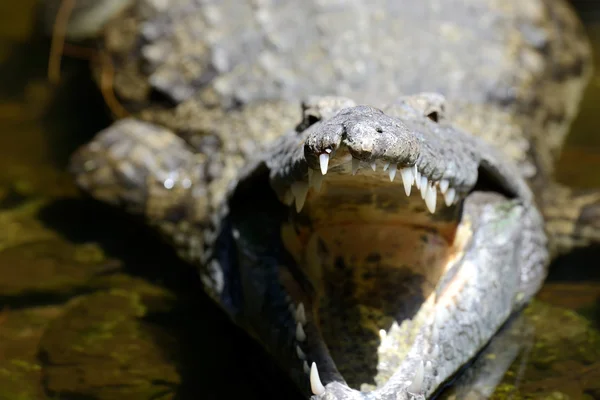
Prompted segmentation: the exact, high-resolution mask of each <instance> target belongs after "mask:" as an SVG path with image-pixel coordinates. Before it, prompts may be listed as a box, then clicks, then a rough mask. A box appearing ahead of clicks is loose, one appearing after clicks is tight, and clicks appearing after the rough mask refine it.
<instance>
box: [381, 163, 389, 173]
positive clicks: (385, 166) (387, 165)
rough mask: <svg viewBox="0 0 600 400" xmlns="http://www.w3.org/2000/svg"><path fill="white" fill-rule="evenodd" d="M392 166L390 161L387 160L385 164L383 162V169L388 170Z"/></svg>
mask: <svg viewBox="0 0 600 400" xmlns="http://www.w3.org/2000/svg"><path fill="white" fill-rule="evenodd" d="M389 167H390V163H389V162H386V163H385V164H383V170H384V171H387V169H388V168H389Z"/></svg>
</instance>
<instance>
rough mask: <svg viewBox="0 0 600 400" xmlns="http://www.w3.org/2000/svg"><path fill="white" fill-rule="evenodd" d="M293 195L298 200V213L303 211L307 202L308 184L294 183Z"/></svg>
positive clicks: (292, 187)
mask: <svg viewBox="0 0 600 400" xmlns="http://www.w3.org/2000/svg"><path fill="white" fill-rule="evenodd" d="M290 189H292V194H293V195H294V197H295V198H296V212H300V211H302V207H304V202H305V201H306V194H307V193H308V183H306V182H294V183H292V186H291V188H290Z"/></svg>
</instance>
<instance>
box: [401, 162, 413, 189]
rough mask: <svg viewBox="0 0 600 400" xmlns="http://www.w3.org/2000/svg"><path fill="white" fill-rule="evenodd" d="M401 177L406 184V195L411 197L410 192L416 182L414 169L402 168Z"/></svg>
mask: <svg viewBox="0 0 600 400" xmlns="http://www.w3.org/2000/svg"><path fill="white" fill-rule="evenodd" d="M400 175H402V183H403V184H404V193H406V195H407V196H410V191H411V189H412V185H413V183H414V181H415V175H414V174H413V169H412V168H410V167H409V168H402V169H401V170H400Z"/></svg>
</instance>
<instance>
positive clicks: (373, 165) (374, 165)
mask: <svg viewBox="0 0 600 400" xmlns="http://www.w3.org/2000/svg"><path fill="white" fill-rule="evenodd" d="M371 169H372V170H373V171H377V164H375V161H373V162H372V163H371Z"/></svg>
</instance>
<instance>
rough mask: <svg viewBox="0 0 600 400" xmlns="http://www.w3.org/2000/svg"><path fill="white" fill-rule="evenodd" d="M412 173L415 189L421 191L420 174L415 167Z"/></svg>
mask: <svg viewBox="0 0 600 400" xmlns="http://www.w3.org/2000/svg"><path fill="white" fill-rule="evenodd" d="M413 172H414V174H415V186H416V187H417V189H421V173H420V172H419V170H418V169H417V166H416V165H415V166H414V170H413Z"/></svg>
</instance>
